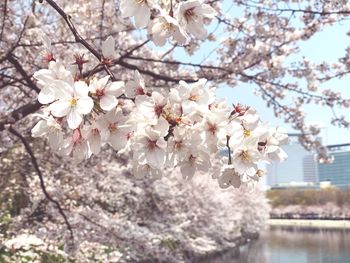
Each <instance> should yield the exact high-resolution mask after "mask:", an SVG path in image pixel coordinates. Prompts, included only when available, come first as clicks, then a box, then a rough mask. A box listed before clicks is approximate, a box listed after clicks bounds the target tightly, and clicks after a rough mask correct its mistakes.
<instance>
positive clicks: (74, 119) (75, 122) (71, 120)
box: [67, 107, 83, 130]
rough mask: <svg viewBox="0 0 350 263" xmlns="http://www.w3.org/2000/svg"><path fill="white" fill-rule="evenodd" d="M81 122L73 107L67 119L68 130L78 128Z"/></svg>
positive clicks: (80, 117)
mask: <svg viewBox="0 0 350 263" xmlns="http://www.w3.org/2000/svg"><path fill="white" fill-rule="evenodd" d="M82 120H83V118H82V116H81V115H80V114H79V113H78V111H77V109H76V108H75V107H73V108H72V109H71V111H70V112H69V114H68V117H67V122H68V126H69V128H71V129H72V130H74V129H76V128H78V127H79V125H80V123H81V121H82Z"/></svg>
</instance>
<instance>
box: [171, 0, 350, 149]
mask: <svg viewBox="0 0 350 263" xmlns="http://www.w3.org/2000/svg"><path fill="white" fill-rule="evenodd" d="M223 8H224V9H225V10H226V11H228V13H229V14H230V15H231V16H232V15H236V16H237V17H239V16H240V15H241V14H242V13H241V12H240V10H237V9H233V8H231V5H230V4H229V1H227V2H226V3H225V4H224V5H223ZM297 23H298V22H297ZM349 24H350V23H349V22H341V23H338V24H335V25H333V26H332V27H328V28H325V29H324V30H323V31H322V32H319V33H317V34H316V35H315V36H313V37H312V38H311V39H309V40H307V41H306V42H300V45H299V48H300V53H299V54H297V55H293V56H292V57H291V58H289V59H288V61H289V63H291V62H293V60H294V61H298V60H300V59H301V58H302V57H303V56H305V57H307V58H308V59H309V60H310V61H312V62H314V63H321V62H323V61H326V62H328V63H330V62H336V61H337V59H338V58H340V57H341V56H343V55H344V52H345V48H346V47H347V46H349V44H350V38H349V37H348V36H347V35H346V33H347V31H348V30H349V28H350V26H349ZM212 28H215V23H213V24H212V25H211V26H210V27H209V31H210V30H211V29H212ZM217 32H218V33H219V36H220V37H221V38H223V37H224V34H222V33H221V32H220V30H218V31H217ZM217 46H218V43H217V42H206V43H204V45H203V46H202V48H201V50H200V51H199V52H198V53H197V54H196V55H195V56H192V57H190V56H188V55H187V54H186V53H185V52H183V51H181V50H178V51H177V53H176V55H175V56H179V57H180V59H181V60H184V61H187V62H193V63H200V62H202V61H203V59H204V58H207V57H208V56H209V57H208V58H207V59H206V61H212V63H213V64H215V53H214V54H213V53H212V50H214V49H215V48H217ZM287 80H288V79H287ZM322 87H323V88H331V89H333V90H336V91H340V92H341V93H342V94H343V96H344V97H346V98H350V77H347V78H343V79H342V80H332V81H330V82H328V83H326V84H325V85H323V86H322ZM254 88H255V87H254V86H253V85H248V84H241V85H238V86H237V87H234V88H231V87H228V86H221V87H219V88H218V90H217V96H218V97H219V98H226V99H227V102H228V103H238V102H240V103H243V104H247V105H250V106H252V107H254V108H256V109H257V111H258V112H259V114H260V116H261V119H262V120H263V121H268V122H270V123H271V125H274V126H283V127H285V128H286V129H287V130H288V132H293V129H292V128H291V126H290V125H288V124H285V123H284V122H283V120H281V119H278V118H276V117H275V116H274V114H273V111H272V109H270V108H267V106H266V103H265V101H263V100H262V99H261V98H260V97H258V96H256V95H254ZM303 110H304V111H305V113H306V115H307V117H306V120H307V122H309V123H318V124H319V125H320V126H321V127H322V132H321V136H322V138H323V142H324V143H325V144H338V143H350V131H349V130H347V129H344V128H337V127H334V126H333V125H331V124H330V120H331V118H332V116H333V115H332V112H331V110H330V109H329V108H325V107H322V106H318V105H313V104H310V105H306V106H305V107H304V108H303ZM337 114H338V115H344V116H349V117H350V110H349V109H347V110H340V111H339V110H338V111H337Z"/></svg>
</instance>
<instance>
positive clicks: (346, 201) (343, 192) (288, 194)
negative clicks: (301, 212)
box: [266, 188, 350, 208]
mask: <svg viewBox="0 0 350 263" xmlns="http://www.w3.org/2000/svg"><path fill="white" fill-rule="evenodd" d="M266 196H267V198H268V199H269V200H270V202H271V206H272V208H277V207H284V206H292V205H300V206H322V205H326V204H328V203H332V204H334V205H336V206H338V207H342V206H344V205H346V206H350V189H349V188H348V189H338V188H326V189H276V190H269V191H267V193H266Z"/></svg>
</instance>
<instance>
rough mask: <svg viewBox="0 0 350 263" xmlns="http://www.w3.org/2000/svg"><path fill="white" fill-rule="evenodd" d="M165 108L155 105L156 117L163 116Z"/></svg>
mask: <svg viewBox="0 0 350 263" xmlns="http://www.w3.org/2000/svg"><path fill="white" fill-rule="evenodd" d="M163 108H164V106H163V105H155V106H154V112H155V113H156V115H157V116H158V117H159V116H160V115H161V114H162V112H163Z"/></svg>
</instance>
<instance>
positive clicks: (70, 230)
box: [9, 126, 74, 240]
mask: <svg viewBox="0 0 350 263" xmlns="http://www.w3.org/2000/svg"><path fill="white" fill-rule="evenodd" d="M9 131H10V132H11V133H12V134H13V135H15V136H16V137H18V138H19V139H20V140H21V142H22V143H23V145H24V147H25V149H26V151H27V153H28V154H29V156H30V159H31V162H32V164H33V166H34V169H35V171H36V173H37V174H38V177H39V180H40V187H41V190H42V191H43V193H44V195H45V197H46V198H47V199H48V200H49V201H50V202H52V203H53V204H55V206H56V207H57V209H58V211H59V213H60V214H61V216H62V217H63V219H64V222H65V224H66V226H67V228H68V230H69V232H70V236H71V239H72V240H74V235H73V229H72V227H71V225H70V223H69V221H68V218H67V216H66V214H65V213H64V211H63V209H62V207H61V205H60V203H59V202H58V201H56V200H55V199H53V198H52V197H51V196H50V195H49V193H48V192H47V190H46V186H45V182H44V178H43V174H42V173H41V170H40V168H39V165H38V162H37V160H36V158H35V155H34V153H33V150H32V148H31V147H30V145H29V143H28V142H27V140H26V139H25V138H24V137H23V136H22V135H21V134H20V132H19V131H17V130H16V129H15V128H13V127H12V126H10V128H9Z"/></svg>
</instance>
